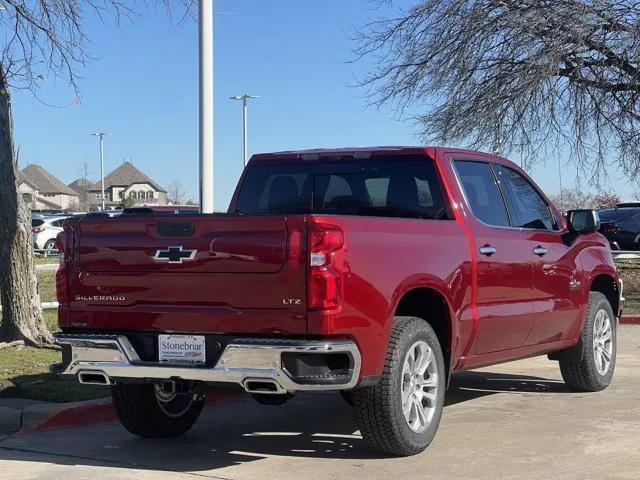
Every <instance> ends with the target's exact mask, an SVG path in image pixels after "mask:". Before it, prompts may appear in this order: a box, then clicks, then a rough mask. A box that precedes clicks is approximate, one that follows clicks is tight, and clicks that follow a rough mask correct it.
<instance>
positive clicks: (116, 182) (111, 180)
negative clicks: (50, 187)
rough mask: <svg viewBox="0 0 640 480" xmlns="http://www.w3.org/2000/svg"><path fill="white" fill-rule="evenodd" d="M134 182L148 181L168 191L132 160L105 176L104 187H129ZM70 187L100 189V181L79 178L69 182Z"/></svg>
mask: <svg viewBox="0 0 640 480" xmlns="http://www.w3.org/2000/svg"><path fill="white" fill-rule="evenodd" d="M134 183H148V184H149V185H151V186H152V187H153V188H155V189H156V190H158V191H160V192H166V190H165V189H164V188H162V187H161V186H160V185H159V184H157V183H156V182H155V181H153V180H152V179H151V178H149V177H148V176H147V175H146V174H144V173H142V172H141V171H140V170H139V169H137V168H136V167H134V166H133V164H132V163H131V162H124V163H123V164H122V165H120V166H119V167H118V168H116V169H115V170H114V171H112V172H111V173H109V174H108V175H107V176H105V177H104V188H105V189H109V188H111V187H128V186H129V185H132V184H134ZM69 186H70V187H72V188H75V189H79V190H100V189H101V185H100V182H99V181H98V182H95V183H94V182H89V181H88V180H85V179H82V178H79V179H77V180H75V181H74V182H72V183H70V184H69Z"/></svg>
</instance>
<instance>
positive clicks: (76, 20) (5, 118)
mask: <svg viewBox="0 0 640 480" xmlns="http://www.w3.org/2000/svg"><path fill="white" fill-rule="evenodd" d="M147 3H150V4H154V5H161V6H162V7H166V8H167V9H168V11H169V12H172V11H174V10H173V9H174V8H179V9H180V10H179V11H180V15H188V14H189V12H190V11H191V7H192V5H193V4H195V3H197V2H196V0H175V1H171V0H161V1H158V2H147V1H146V0H64V1H62V0H56V1H42V0H2V1H0V31H1V32H2V33H3V34H2V36H1V37H0V206H1V207H0V304H1V305H2V323H1V324H0V342H2V341H14V340H24V341H25V342H26V343H28V344H31V345H37V346H46V345H50V344H51V343H52V341H53V338H52V336H51V333H49V331H48V330H47V328H46V326H45V325H44V322H43V317H42V309H41V307H40V296H39V294H38V288H37V278H36V274H35V268H34V264H33V252H32V250H31V249H32V240H31V220H30V212H29V208H28V206H27V205H26V204H25V202H24V201H23V199H22V195H20V194H19V192H18V191H17V182H16V180H17V168H18V166H17V161H16V155H15V144H14V138H13V123H12V119H11V90H12V89H27V90H30V91H31V92H33V93H34V94H37V92H38V87H39V85H40V83H41V82H42V81H43V80H44V79H45V78H47V77H49V76H52V75H53V76H55V77H57V78H60V79H62V80H63V81H65V82H67V83H68V84H69V85H70V87H71V89H72V91H73V92H74V94H75V95H76V96H77V95H78V93H79V89H78V70H79V69H80V68H81V67H82V66H83V65H84V64H85V63H86V62H87V61H88V60H89V58H90V57H89V54H88V50H87V44H88V37H87V34H86V31H85V28H84V27H85V21H86V18H87V17H88V16H90V15H99V16H101V17H103V18H105V17H106V16H107V15H109V16H112V17H113V18H114V20H115V21H116V22H117V21H119V19H120V18H121V17H122V16H130V15H136V14H137V13H138V9H139V8H140V7H143V6H145V5H146V4H147Z"/></svg>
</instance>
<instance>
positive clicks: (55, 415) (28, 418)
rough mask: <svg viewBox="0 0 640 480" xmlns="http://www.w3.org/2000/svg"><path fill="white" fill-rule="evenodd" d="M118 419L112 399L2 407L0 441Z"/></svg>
mask: <svg viewBox="0 0 640 480" xmlns="http://www.w3.org/2000/svg"><path fill="white" fill-rule="evenodd" d="M240 395H241V394H239V393H236V392H220V393H217V394H215V395H211V396H209V397H207V402H206V403H207V405H213V404H218V403H224V402H227V401H230V400H233V399H235V398H238V397H239V396H240ZM117 418H118V417H117V415H116V411H115V409H114V408H113V404H112V402H111V398H100V399H97V400H87V401H84V402H73V403H41V404H36V405H28V406H26V407H24V408H23V409H22V410H20V409H16V408H9V407H0V439H2V438H3V436H4V437H6V436H9V435H28V434H30V433H34V432H40V431H47V430H58V429H66V428H75V427H86V426H90V425H98V424H101V423H109V422H114V421H116V420H117ZM5 425H6V426H5Z"/></svg>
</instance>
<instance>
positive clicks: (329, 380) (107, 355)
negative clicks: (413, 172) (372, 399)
mask: <svg viewBox="0 0 640 480" xmlns="http://www.w3.org/2000/svg"><path fill="white" fill-rule="evenodd" d="M55 341H56V343H57V344H58V345H60V346H62V348H63V358H65V364H64V365H63V366H62V368H61V369H60V368H59V369H58V371H59V372H60V373H61V374H62V375H75V376H77V377H78V378H79V380H80V381H81V382H83V383H91V384H102V385H109V384H110V383H113V382H114V381H117V380H127V379H129V380H134V379H135V380H150V381H154V380H157V381H169V380H176V379H181V380H191V381H201V382H207V383H210V382H230V383H237V384H239V385H242V386H243V387H244V388H245V390H247V391H251V392H253V393H278V394H286V393H288V392H296V391H313V390H346V389H351V388H354V387H355V386H356V384H357V382H358V379H359V375H360V362H361V359H360V352H359V350H358V347H357V346H356V344H355V343H354V342H352V341H348V340H336V341H323V340H281V341H280V340H274V339H265V340H260V339H255V338H254V339H238V341H236V342H232V343H229V344H228V345H227V346H226V348H225V349H224V351H223V352H222V354H221V355H220V358H219V359H218V361H217V363H216V364H215V366H213V367H212V368H207V367H183V366H175V365H166V364H161V363H157V362H144V361H142V360H141V359H140V357H139V356H138V354H137V352H136V350H135V349H134V348H133V346H132V344H131V342H130V341H129V340H128V339H127V337H126V336H124V335H88V334H87V335H82V334H56V335H55ZM64 350H66V352H64ZM334 368H335V372H334V371H332V369H334ZM98 380H100V381H98ZM267 387H269V388H267Z"/></svg>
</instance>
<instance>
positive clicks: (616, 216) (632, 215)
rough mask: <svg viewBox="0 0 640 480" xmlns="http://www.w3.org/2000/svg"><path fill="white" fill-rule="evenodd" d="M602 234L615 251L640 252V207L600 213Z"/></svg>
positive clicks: (621, 208)
mask: <svg viewBox="0 0 640 480" xmlns="http://www.w3.org/2000/svg"><path fill="white" fill-rule="evenodd" d="M598 215H599V216H600V233H602V234H603V235H604V236H605V237H607V240H609V244H610V245H611V248H612V249H614V250H640V206H638V207H625V206H619V207H616V208H610V209H606V210H600V211H598Z"/></svg>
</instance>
